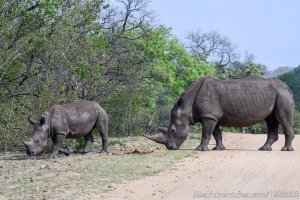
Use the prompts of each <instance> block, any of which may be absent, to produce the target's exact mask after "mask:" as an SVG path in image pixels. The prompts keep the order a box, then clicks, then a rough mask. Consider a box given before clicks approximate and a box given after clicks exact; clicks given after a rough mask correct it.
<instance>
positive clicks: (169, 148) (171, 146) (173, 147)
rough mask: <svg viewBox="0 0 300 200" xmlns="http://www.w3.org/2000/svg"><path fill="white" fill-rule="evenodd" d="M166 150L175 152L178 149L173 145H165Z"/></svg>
mask: <svg viewBox="0 0 300 200" xmlns="http://www.w3.org/2000/svg"><path fill="white" fill-rule="evenodd" d="M166 147H167V149H168V150H177V149H178V147H177V146H176V145H175V144H170V145H166Z"/></svg>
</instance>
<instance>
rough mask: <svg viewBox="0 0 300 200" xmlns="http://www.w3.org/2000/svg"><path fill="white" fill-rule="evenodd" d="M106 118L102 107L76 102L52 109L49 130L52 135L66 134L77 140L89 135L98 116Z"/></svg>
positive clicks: (87, 102) (83, 101) (95, 104)
mask: <svg viewBox="0 0 300 200" xmlns="http://www.w3.org/2000/svg"><path fill="white" fill-rule="evenodd" d="M100 114H102V115H105V116H106V113H105V111H104V110H103V109H102V107H101V106H100V105H99V104H98V103H96V102H93V101H86V100H81V101H76V102H74V103H70V104H65V105H57V106H54V107H53V108H52V116H51V124H50V126H51V129H52V132H54V133H62V134H67V137H70V138H77V137H82V136H84V135H86V134H87V133H89V132H90V131H91V130H92V129H93V128H94V126H95V123H96V121H97V118H98V116H99V115H100Z"/></svg>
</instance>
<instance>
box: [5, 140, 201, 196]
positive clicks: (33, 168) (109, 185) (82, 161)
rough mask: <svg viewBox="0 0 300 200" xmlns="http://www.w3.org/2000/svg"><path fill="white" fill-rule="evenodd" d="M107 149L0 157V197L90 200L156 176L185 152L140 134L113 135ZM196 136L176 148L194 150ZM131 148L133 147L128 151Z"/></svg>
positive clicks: (189, 152) (185, 152)
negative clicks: (105, 151) (56, 155)
mask: <svg viewBox="0 0 300 200" xmlns="http://www.w3.org/2000/svg"><path fill="white" fill-rule="evenodd" d="M115 140H116V141H115V142H112V143H111V145H112V146H111V147H110V149H111V153H109V154H107V155H104V154H99V153H97V152H96V150H95V151H94V152H91V153H88V154H86V155H82V154H78V153H77V154H74V153H73V154H71V156H69V157H66V156H63V155H61V156H60V157H59V158H58V159H57V160H55V161H51V160H47V159H46V155H44V156H41V157H35V158H28V157H26V156H25V155H24V154H16V153H14V154H12V155H6V156H2V157H1V159H0V177H1V181H0V199H91V198H95V197H96V198H101V194H103V193H104V192H106V191H108V190H113V189H114V187H115V184H118V183H122V182H124V181H130V180H134V179H139V178H142V177H145V176H150V175H155V174H158V173H159V172H160V171H162V170H165V169H169V168H171V167H172V165H173V164H174V163H175V162H176V161H177V160H179V159H181V158H183V157H186V156H189V155H191V154H193V153H194V151H191V150H179V151H167V150H166V149H165V148H164V147H162V146H160V145H157V144H155V143H154V142H151V141H148V140H146V139H144V138H141V137H134V138H125V139H115ZM198 143H199V140H196V139H189V140H187V141H186V142H185V144H184V146H183V147H182V149H190V148H195V147H196V146H197V144H198ZM134 149H136V150H134Z"/></svg>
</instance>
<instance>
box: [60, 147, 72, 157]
mask: <svg viewBox="0 0 300 200" xmlns="http://www.w3.org/2000/svg"><path fill="white" fill-rule="evenodd" d="M59 153H63V154H65V155H66V156H69V155H70V149H69V148H68V147H64V148H60V149H59Z"/></svg>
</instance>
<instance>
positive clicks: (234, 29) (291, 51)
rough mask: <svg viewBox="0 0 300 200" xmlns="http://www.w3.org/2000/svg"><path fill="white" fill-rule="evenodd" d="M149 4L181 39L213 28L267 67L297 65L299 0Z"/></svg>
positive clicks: (175, 0)
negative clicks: (191, 33) (190, 33)
mask: <svg viewBox="0 0 300 200" xmlns="http://www.w3.org/2000/svg"><path fill="white" fill-rule="evenodd" d="M149 7H150V9H152V10H153V11H154V13H155V15H156V23H157V24H163V25H165V26H167V27H170V28H172V33H173V34H175V35H176V36H177V37H179V38H180V39H181V40H182V41H184V38H185V35H186V34H187V33H188V32H191V31H196V30H201V31H203V32H208V31H217V32H219V33H220V34H222V35H224V36H227V37H228V38H229V39H230V41H231V42H232V43H233V44H234V45H236V46H237V51H238V53H239V54H241V55H244V53H245V52H246V51H247V52H248V53H252V54H254V56H255V62H257V63H261V64H264V65H266V66H267V68H268V69H269V70H274V69H276V68H278V67H282V66H289V67H297V66H299V65H300V0H184V1H183V0H152V1H151V2H150V4H149ZM241 59H242V58H241Z"/></svg>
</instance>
